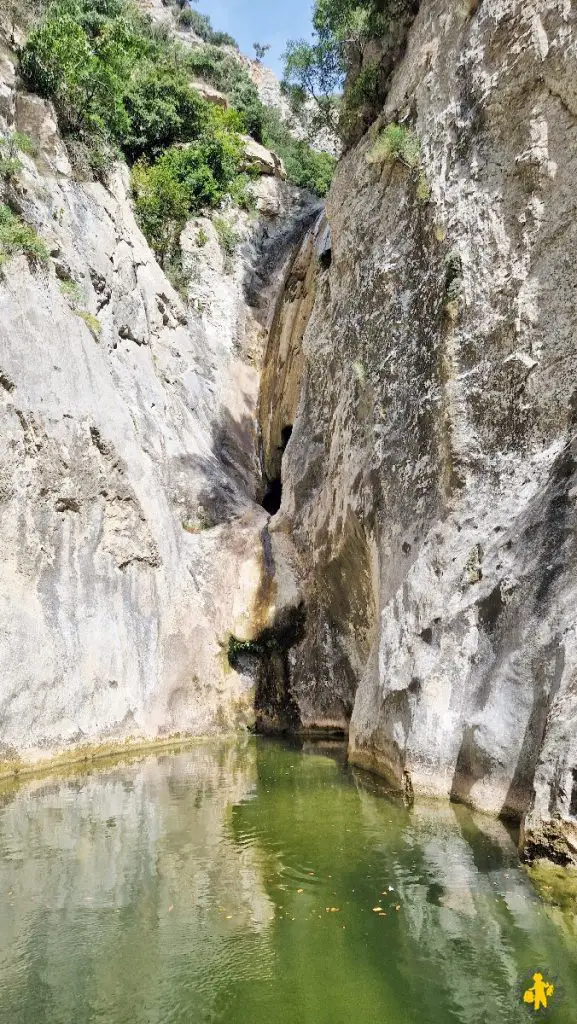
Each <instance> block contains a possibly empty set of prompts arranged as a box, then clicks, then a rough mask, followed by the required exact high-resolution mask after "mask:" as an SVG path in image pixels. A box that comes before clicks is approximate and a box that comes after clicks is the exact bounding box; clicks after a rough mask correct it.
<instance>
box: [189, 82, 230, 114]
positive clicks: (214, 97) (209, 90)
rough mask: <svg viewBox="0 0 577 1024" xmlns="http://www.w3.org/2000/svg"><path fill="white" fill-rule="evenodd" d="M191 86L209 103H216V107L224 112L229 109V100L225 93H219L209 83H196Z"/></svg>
mask: <svg viewBox="0 0 577 1024" xmlns="http://www.w3.org/2000/svg"><path fill="white" fill-rule="evenodd" d="M190 85H191V87H192V88H193V89H194V90H195V92H197V93H198V94H199V96H202V98H203V100H206V102H207V103H214V105H215V107H222V108H223V109H224V110H227V109H228V100H227V98H226V96H225V95H224V93H223V92H219V91H218V89H215V88H214V86H212V85H209V84H208V82H198V81H194V82H191V83H190Z"/></svg>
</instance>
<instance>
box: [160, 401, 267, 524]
mask: <svg viewBox="0 0 577 1024" xmlns="http://www.w3.org/2000/svg"><path fill="white" fill-rule="evenodd" d="M209 448H210V454H207V455H206V456H204V455H187V456H185V457H184V458H181V459H179V460H178V462H179V469H180V471H181V472H182V473H185V474H186V475H187V477H188V478H189V479H194V478H198V477H200V478H201V480H202V481H203V483H202V484H201V486H200V488H199V489H198V490H197V491H196V492H195V498H196V501H197V502H198V504H199V505H201V506H202V509H203V510H204V514H205V517H206V520H207V521H208V522H209V523H210V525H212V526H217V525H218V524H220V523H226V522H230V521H231V520H233V519H236V518H237V517H238V516H239V515H242V513H243V512H245V511H246V509H247V505H248V504H249V503H250V502H258V500H259V495H260V490H261V480H260V470H259V461H258V436H257V429H256V424H255V421H254V419H253V418H252V417H251V416H250V415H243V416H241V417H240V418H238V419H237V418H235V417H234V416H233V414H232V413H231V412H230V411H229V410H228V409H221V410H220V414H219V416H218V417H217V418H216V419H215V420H214V421H213V423H212V425H211V434H210V442H209Z"/></svg>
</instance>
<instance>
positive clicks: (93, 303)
mask: <svg viewBox="0 0 577 1024" xmlns="http://www.w3.org/2000/svg"><path fill="white" fill-rule="evenodd" d="M413 8H415V10H416V8H418V13H416V16H415V18H414V21H413V22H412V24H411V27H410V29H409V30H408V35H407V38H406V40H405V39H403V45H401V44H399V47H398V52H397V51H395V59H396V64H395V66H394V68H393V69H392V70H391V68H390V67H389V65H388V64H387V76H388V77H387V90H388V91H387V98H386V102H385V106H384V109H383V110H382V111H381V112H380V113H379V114H378V117H377V120H376V122H374V123H373V125H372V126H371V127H370V128H369V130H368V131H367V132H365V134H364V135H363V137H362V138H361V139H360V140H359V141H358V142H357V143H356V145H355V146H354V147H353V148H351V149H350V150H349V151H348V152H347V154H346V155H345V156H344V157H343V158H342V159H341V162H340V164H339V167H338V170H337V174H336V179H335V182H334V185H333V188H332V191H331V194H330V196H329V199H328V202H327V207H326V220H325V219H324V217H322V216H320V209H319V204H318V203H315V202H314V200H312V199H311V197H310V196H307V195H306V194H303V193H299V192H298V191H297V190H295V189H293V188H291V187H290V186H289V185H287V183H286V182H283V181H282V180H280V179H279V178H277V177H273V176H272V175H268V176H265V177H263V178H262V179H261V181H260V183H259V185H258V196H259V198H258V217H257V218H256V219H252V218H251V217H250V216H248V215H245V214H240V213H238V214H236V215H235V226H236V230H237V231H238V232H239V234H240V235H241V237H242V245H241V248H240V251H239V253H238V255H237V256H234V257H232V258H230V257H228V258H225V256H223V253H222V250H221V248H220V247H219V244H218V240H217V234H216V232H215V228H214V225H213V223H212V222H211V221H210V220H197V221H191V222H190V223H189V224H188V225H187V227H186V229H185V231H184V233H183V235H182V238H181V248H182V251H183V254H184V260H185V270H186V275H185V277H186V282H185V284H184V285H183V288H184V296H182V295H179V294H178V293H177V292H176V291H175V290H174V288H173V287H172V286H171V285H170V283H169V282H168V280H167V279H166V277H165V275H164V274H163V272H162V270H161V269H160V267H159V266H158V264H157V263H156V262H155V260H154V257H153V255H152V253H151V251H150V249H149V248H148V246H147V244H146V242H145V240H144V238H143V236H142V235H141V233H140V231H139V230H138V228H137V226H136V223H135V221H134V218H133V214H132V210H131V205H130V201H129V196H128V191H127V181H126V174H125V172H124V171H123V169H122V168H121V167H119V168H118V169H117V170H116V171H115V172H114V173H113V175H112V177H111V181H110V185H109V187H108V188H105V187H104V186H103V185H100V184H97V183H94V182H86V181H81V180H78V178H77V177H76V176H75V175H74V174H73V173H72V171H71V168H70V164H69V162H68V156H67V153H66V150H65V149H64V147H63V145H62V142H61V140H60V138H59V135H58V130H57V126H56V124H55V121H54V118H53V114H52V111H51V108H50V106H49V104H47V103H45V102H44V101H40V100H38V98H36V97H33V96H28V95H25V94H23V93H22V92H19V91H18V89H17V84H16V82H15V78H14V68H13V58H12V56H11V54H10V52H9V50H3V51H2V58H1V63H0V67H1V69H2V76H3V81H2V85H1V88H0V114H1V115H2V117H3V118H4V127H6V128H10V127H12V126H15V127H17V128H18V129H19V130H20V131H24V132H27V133H29V134H31V135H33V136H34V137H35V138H36V139H37V140H38V143H39V146H40V152H39V155H38V157H36V158H32V157H27V158H25V159H24V163H25V169H24V172H23V175H22V189H21V203H22V208H23V210H24V211H25V213H26V217H27V219H28V220H29V221H30V222H31V223H34V224H35V225H36V226H37V227H38V229H39V230H40V231H41V234H42V236H43V237H44V238H45V239H47V240H48V242H49V245H50V248H51V254H52V255H51V265H50V267H49V268H48V269H47V270H38V269H36V270H32V269H30V267H28V265H27V263H26V262H25V261H24V259H20V260H15V261H13V262H11V263H10V264H9V265H7V266H6V267H5V268H4V270H3V275H4V276H3V279H2V281H1V282H0V302H1V304H2V309H1V316H0V385H1V387H0V417H1V420H2V426H1V435H0V551H1V554H2V565H3V569H2V573H1V574H0V665H1V672H0V759H4V760H8V761H11V759H15V758H30V759H33V758H37V757H39V756H41V755H42V754H43V753H50V752H53V751H54V750H59V749H62V748H63V747H67V746H75V745H76V746H77V745H79V744H80V745H82V744H85V743H95V742H101V741H103V740H105V739H107V738H113V739H117V740H122V739H124V738H127V737H130V738H138V737H145V738H146V737H152V738H154V737H159V736H163V735H168V734H173V733H203V732H210V731H215V730H225V731H226V730H230V729H233V728H236V727H239V726H243V725H246V724H250V723H252V721H253V719H254V717H255V716H256V722H257V726H258V727H259V728H262V729H267V730H269V729H271V730H278V729H281V730H294V731H301V732H302V731H307V730H308V731H315V730H319V729H321V730H332V731H339V732H342V733H344V734H345V733H347V734H348V735H349V742H350V756H351V759H352V760H353V761H354V762H355V763H357V764H359V765H362V766H364V767H366V768H369V769H371V770H375V771H377V772H381V773H383V774H384V775H386V776H388V777H389V778H390V779H391V780H392V781H393V782H394V783H395V784H396V785H398V786H399V787H400V788H402V789H403V790H404V791H405V794H406V797H407V799H408V800H411V799H413V796H415V795H416V796H418V795H419V794H427V795H434V796H440V797H451V798H453V799H456V800H460V801H464V802H467V803H470V804H472V805H474V806H475V807H478V808H481V809H483V810H488V811H490V812H492V813H494V814H499V815H502V816H504V817H513V818H516V819H520V820H521V821H523V822H524V842H525V848H526V851H527V853H528V855H529V856H533V855H539V854H541V853H545V854H546V855H549V856H553V857H554V858H556V859H557V860H559V861H560V862H561V863H567V862H569V861H577V734H576V732H575V728H574V726H573V720H574V718H575V715H576V714H577V687H576V684H575V678H576V675H575V673H576V660H577V638H576V636H575V613H574V603H575V586H574V576H575V571H576V558H575V550H574V549H575V522H574V517H575V513H574V503H575V495H576V494H577V477H576V466H577V462H576V457H577V453H576V452H575V417H576V415H577V403H576V400H575V382H574V379H573V377H574V369H575V365H576V360H575V321H576V312H577V311H576V309H575V294H576V292H575V270H574V265H575V253H576V251H577V245H576V241H575V233H576V227H575V225H576V220H575V202H576V201H575V188H574V181H575V177H576V171H577V145H576V139H577V95H576V92H575V82H576V81H577V77H576V70H577V67H576V64H577V62H576V32H577V28H576V25H575V17H576V16H575V11H574V8H573V6H572V5H571V3H570V2H569V0H531V2H530V3H527V2H525V0H523V2H521V0H482V2H467V3H465V2H463V3H452V2H449V0H422V2H421V3H420V5H419V4H412V5H411V17H412V13H413ZM389 56H390V55H389ZM387 59H388V58H387ZM389 63H390V62H389ZM391 131H392V134H391ZM391 140H393V141H394V140H396V141H394V144H393V141H391ZM273 169H274V162H273ZM72 296H73V298H72Z"/></svg>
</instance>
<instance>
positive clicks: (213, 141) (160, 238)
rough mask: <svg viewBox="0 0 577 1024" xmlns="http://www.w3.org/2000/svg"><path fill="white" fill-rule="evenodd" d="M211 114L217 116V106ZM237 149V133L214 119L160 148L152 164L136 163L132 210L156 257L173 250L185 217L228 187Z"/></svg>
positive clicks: (216, 200)
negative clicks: (177, 143)
mask: <svg viewBox="0 0 577 1024" xmlns="http://www.w3.org/2000/svg"><path fill="white" fill-rule="evenodd" d="M212 117H213V118H214V119H215V120H216V121H217V122H218V120H219V119H220V118H219V115H218V113H216V112H214V113H213V114H212ZM242 153H243V149H242V144H241V142H240V139H239V138H238V136H237V135H235V134H234V133H232V132H230V131H228V130H227V129H226V128H223V127H222V125H220V126H219V125H218V124H217V126H216V127H215V126H214V124H213V125H212V126H211V130H207V131H206V132H205V134H204V135H202V136H201V137H200V138H199V139H198V140H197V141H196V142H195V143H193V144H191V145H189V146H186V147H184V148H180V147H179V148H176V147H171V148H169V149H167V150H165V151H164V153H162V155H161V156H160V157H159V158H158V160H156V161H155V163H153V164H152V165H149V164H147V163H146V162H145V161H140V162H138V163H137V164H135V166H134V167H133V170H132V188H133V192H134V197H135V209H136V215H137V217H138V220H139V223H140V225H141V227H142V230H143V231H144V234H145V235H146V237H147V239H148V241H149V242H150V244H151V246H152V247H153V249H154V251H155V252H156V254H157V256H158V258H159V259H160V260H161V262H164V261H166V260H167V259H170V258H171V257H173V256H174V253H175V251H176V250H177V247H178V239H179V237H180V233H181V231H182V229H183V227H184V225H185V223H186V221H187V220H188V218H189V217H190V216H193V215H194V214H197V213H200V211H201V210H203V209H207V208H211V207H212V208H214V207H216V206H218V205H219V203H220V202H221V200H222V199H223V198H224V196H225V195H227V194H229V193H230V190H231V188H232V186H233V183H235V179H236V178H237V176H238V174H239V169H240V164H241V159H242Z"/></svg>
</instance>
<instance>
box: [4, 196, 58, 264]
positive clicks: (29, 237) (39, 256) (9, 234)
mask: <svg viewBox="0 0 577 1024" xmlns="http://www.w3.org/2000/svg"><path fill="white" fill-rule="evenodd" d="M18 253H24V255H25V256H26V257H27V258H28V260H29V261H30V262H31V263H32V264H38V263H47V262H48V259H49V253H48V249H47V248H46V246H45V244H44V242H43V241H42V239H41V238H39V236H38V235H37V234H36V232H35V230H34V228H32V227H30V225H29V224H24V222H23V221H21V220H20V218H19V217H17V216H16V214H15V213H13V212H12V210H11V209H10V208H9V207H8V206H5V205H4V204H3V203H0V265H1V264H2V263H5V262H6V261H7V260H9V259H10V258H11V257H12V256H16V255H18Z"/></svg>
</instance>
